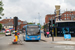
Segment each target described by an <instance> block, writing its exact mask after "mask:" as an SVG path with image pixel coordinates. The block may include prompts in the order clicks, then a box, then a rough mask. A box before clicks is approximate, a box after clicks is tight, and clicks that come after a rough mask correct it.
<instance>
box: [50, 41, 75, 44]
mask: <svg viewBox="0 0 75 50" xmlns="http://www.w3.org/2000/svg"><path fill="white" fill-rule="evenodd" d="M51 43H52V44H68V45H75V41H54V42H51Z"/></svg>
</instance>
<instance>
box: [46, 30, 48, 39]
mask: <svg viewBox="0 0 75 50" xmlns="http://www.w3.org/2000/svg"><path fill="white" fill-rule="evenodd" d="M46 34H47V37H48V38H49V31H48V30H47V32H46Z"/></svg>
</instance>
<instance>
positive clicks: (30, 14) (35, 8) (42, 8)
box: [2, 0, 75, 25]
mask: <svg viewBox="0 0 75 50" xmlns="http://www.w3.org/2000/svg"><path fill="white" fill-rule="evenodd" d="M2 1H3V4H4V6H3V8H4V11H3V13H4V14H5V15H4V16H3V17H2V19H4V18H6V17H7V18H10V17H12V18H13V17H15V16H17V17H18V18H19V19H20V20H22V21H27V22H36V23H39V22H40V23H41V24H42V25H43V24H44V22H45V16H46V15H47V14H54V10H55V5H60V10H61V13H62V12H64V11H66V10H68V11H69V10H75V3H74V0H2ZM39 19H40V20H39Z"/></svg>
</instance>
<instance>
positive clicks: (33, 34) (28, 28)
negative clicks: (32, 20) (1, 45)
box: [23, 25, 41, 41]
mask: <svg viewBox="0 0 75 50" xmlns="http://www.w3.org/2000/svg"><path fill="white" fill-rule="evenodd" d="M40 29H41V28H40V26H39V25H25V26H23V31H24V36H23V40H24V41H28V40H37V41H39V40H41V33H40Z"/></svg>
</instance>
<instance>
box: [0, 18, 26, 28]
mask: <svg viewBox="0 0 75 50" xmlns="http://www.w3.org/2000/svg"><path fill="white" fill-rule="evenodd" d="M0 23H1V24H2V25H3V26H4V27H5V28H6V29H7V27H8V28H9V26H11V24H12V26H13V28H14V20H13V19H3V20H1V21H0ZM8 23H11V24H9V25H8ZM24 25H27V22H26V21H21V20H18V27H17V29H22V27H23V26H24Z"/></svg>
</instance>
